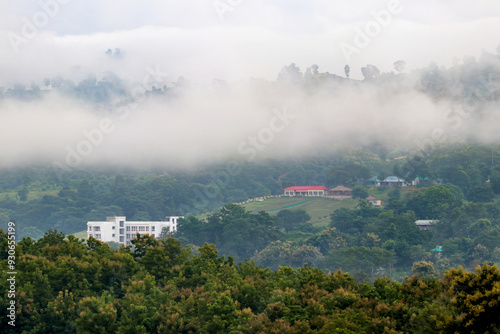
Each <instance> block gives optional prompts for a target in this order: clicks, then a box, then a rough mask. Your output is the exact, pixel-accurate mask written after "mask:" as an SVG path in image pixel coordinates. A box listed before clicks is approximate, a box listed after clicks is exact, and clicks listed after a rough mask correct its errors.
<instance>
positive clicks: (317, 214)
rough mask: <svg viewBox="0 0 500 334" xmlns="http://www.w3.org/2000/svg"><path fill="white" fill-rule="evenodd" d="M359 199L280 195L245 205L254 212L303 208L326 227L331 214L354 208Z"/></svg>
mask: <svg viewBox="0 0 500 334" xmlns="http://www.w3.org/2000/svg"><path fill="white" fill-rule="evenodd" d="M356 203H358V202H357V200H342V201H339V200H334V199H331V198H321V197H278V198H268V199H266V200H264V201H262V202H251V203H248V204H245V205H244V207H245V208H246V209H247V210H249V211H252V212H259V211H265V212H267V213H269V214H271V215H276V214H277V213H278V212H279V211H280V210H284V209H288V210H294V209H303V210H305V211H307V213H308V214H309V215H310V216H311V223H312V224H313V225H314V226H317V227H325V226H327V225H328V223H330V215H331V214H332V213H333V211H335V210H337V209H339V208H354V206H356Z"/></svg>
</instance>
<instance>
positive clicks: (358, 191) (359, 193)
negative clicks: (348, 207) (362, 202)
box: [352, 186, 368, 199]
mask: <svg viewBox="0 0 500 334" xmlns="http://www.w3.org/2000/svg"><path fill="white" fill-rule="evenodd" d="M352 197H354V198H362V199H365V198H367V197H368V189H367V188H366V187H364V186H354V187H353V188H352Z"/></svg>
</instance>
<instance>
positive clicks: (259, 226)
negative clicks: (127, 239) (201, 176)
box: [174, 185, 500, 281]
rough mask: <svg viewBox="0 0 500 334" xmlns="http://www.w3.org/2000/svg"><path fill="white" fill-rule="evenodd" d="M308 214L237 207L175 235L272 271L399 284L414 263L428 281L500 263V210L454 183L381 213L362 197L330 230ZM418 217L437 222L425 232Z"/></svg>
mask: <svg viewBox="0 0 500 334" xmlns="http://www.w3.org/2000/svg"><path fill="white" fill-rule="evenodd" d="M310 218H311V217H310V216H309V215H308V214H307V212H305V211H304V210H300V209H299V210H288V209H285V210H282V211H280V212H279V213H278V215H277V216H270V215H269V214H267V213H265V212H260V213H258V214H253V213H251V212H249V211H245V209H244V208H242V207H239V206H237V205H234V204H229V205H226V206H224V208H222V209H221V210H220V212H218V213H215V214H212V215H209V216H208V217H207V218H206V219H203V220H200V219H197V218H196V217H194V216H189V217H187V218H186V219H184V220H181V222H180V224H179V226H178V231H177V232H176V233H175V234H174V237H176V238H178V239H179V240H181V241H182V242H183V243H185V244H192V245H195V246H198V247H199V246H202V245H203V244H204V243H213V244H216V245H217V246H218V248H219V250H220V252H221V254H224V255H227V256H231V257H233V258H235V259H236V260H241V261H243V260H244V259H245V258H251V259H252V260H254V261H255V262H256V263H257V264H259V265H263V266H264V267H269V268H275V269H276V268H279V267H280V266H290V267H293V268H298V267H301V266H302V265H303V264H304V263H309V264H311V265H315V266H318V267H319V268H321V269H324V270H337V269H339V268H342V269H343V270H347V271H349V272H350V273H351V274H352V275H353V277H354V278H356V279H357V280H358V281H373V280H374V279H375V278H376V277H378V276H381V275H386V276H390V277H393V278H401V277H404V276H405V275H407V274H408V273H410V272H411V270H412V266H413V265H414V264H415V263H422V262H425V263H426V266H425V270H426V272H427V275H430V276H434V277H437V276H440V275H442V274H444V273H445V272H446V271H447V270H449V269H450V268H451V267H458V266H464V267H466V268H469V269H471V270H472V269H473V268H475V267H476V266H477V265H478V264H480V263H483V262H485V261H487V262H488V263H492V264H493V263H500V241H499V240H500V207H499V206H498V201H497V202H495V203H470V202H464V201H463V199H462V195H461V192H460V189H459V188H458V187H456V186H453V185H443V186H431V187H424V188H420V189H412V191H409V192H407V193H406V195H404V196H401V197H400V198H396V197H392V198H389V200H388V202H387V203H386V206H385V207H383V208H376V207H373V206H372V205H371V204H370V203H369V202H367V201H365V200H363V199H359V202H358V204H357V206H356V208H354V209H348V208H341V209H338V210H336V211H335V212H333V213H332V215H331V221H330V225H329V226H327V227H323V228H321V227H316V226H313V225H312V224H310V223H309V220H310ZM418 219H431V220H433V221H435V222H434V223H433V224H432V226H431V227H430V228H429V229H427V230H421V229H420V228H419V227H418V226H417V225H416V224H415V222H416V221H417V220H418Z"/></svg>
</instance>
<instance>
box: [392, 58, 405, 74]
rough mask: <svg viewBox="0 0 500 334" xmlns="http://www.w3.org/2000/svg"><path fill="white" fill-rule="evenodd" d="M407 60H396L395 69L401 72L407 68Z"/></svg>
mask: <svg viewBox="0 0 500 334" xmlns="http://www.w3.org/2000/svg"><path fill="white" fill-rule="evenodd" d="M405 66H406V62H405V61H404V60H398V61H395V62H394V69H395V70H396V71H398V72H399V73H401V72H403V71H404V70H405Z"/></svg>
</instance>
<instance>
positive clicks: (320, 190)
mask: <svg viewBox="0 0 500 334" xmlns="http://www.w3.org/2000/svg"><path fill="white" fill-rule="evenodd" d="M283 194H284V195H285V196H316V197H332V198H335V199H347V198H352V189H351V188H347V187H343V186H338V187H335V188H333V189H329V188H327V187H323V186H294V187H288V188H285V189H284V192H283Z"/></svg>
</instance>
